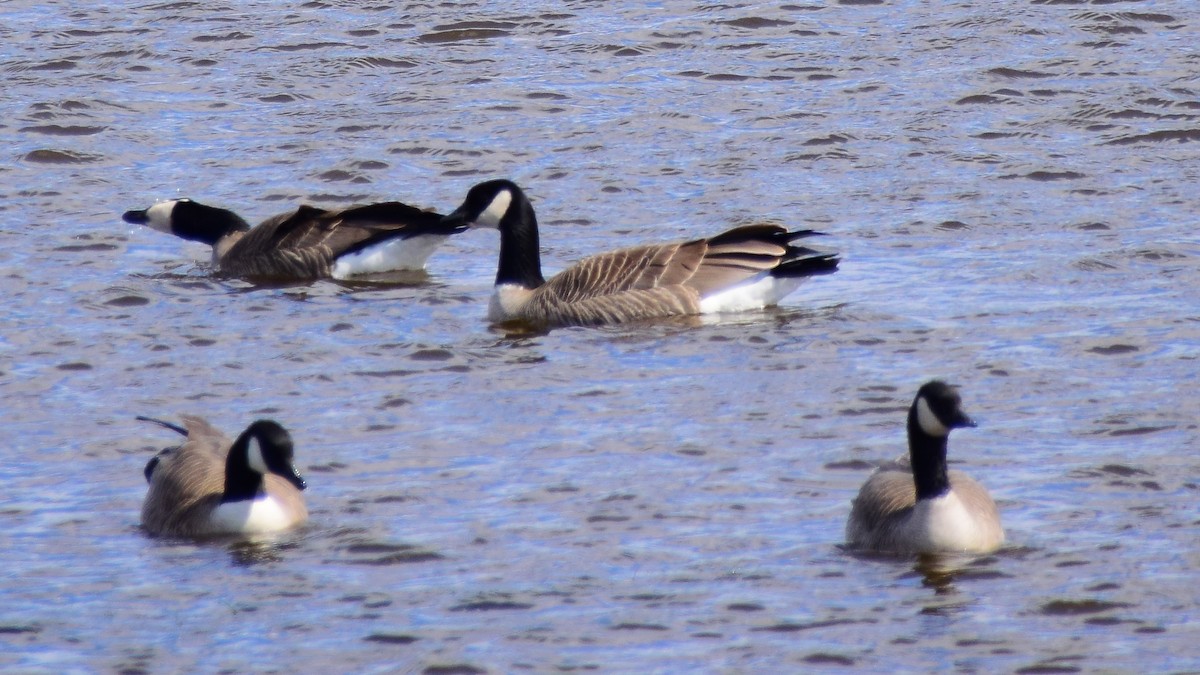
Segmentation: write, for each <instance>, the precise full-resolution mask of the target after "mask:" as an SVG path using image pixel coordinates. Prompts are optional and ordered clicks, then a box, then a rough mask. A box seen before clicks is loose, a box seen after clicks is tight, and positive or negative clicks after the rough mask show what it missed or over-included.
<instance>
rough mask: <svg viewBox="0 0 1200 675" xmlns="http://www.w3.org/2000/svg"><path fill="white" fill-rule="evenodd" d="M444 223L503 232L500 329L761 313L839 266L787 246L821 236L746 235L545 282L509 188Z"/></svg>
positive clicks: (472, 194)
mask: <svg viewBox="0 0 1200 675" xmlns="http://www.w3.org/2000/svg"><path fill="white" fill-rule="evenodd" d="M444 222H446V223H448V224H450V225H459V224H462V223H466V224H467V225H469V226H473V227H489V228H496V229H498V230H500V263H499V265H498V268H497V271H496V286H495V292H494V294H493V296H492V299H491V303H490V305H489V307H488V319H489V320H490V321H492V322H495V323H504V322H510V321H523V322H526V323H529V324H533V325H537V326H562V325H596V324H605V323H618V322H622V321H634V320H638V319H649V318H655V317H664V316H673V315H684V314H704V313H712V312H735V311H742V310H749V309H761V308H762V307H766V306H769V305H773V304H775V303H776V302H778V301H779V300H780V299H781V298H783V297H784V296H785V295H787V294H788V293H790V292H792V291H793V290H795V289H796V287H797V286H799V284H800V282H801V281H802V280H803V279H804V278H805V277H809V276H814V275H818V274H829V273H832V272H834V271H836V270H837V265H838V258H837V256H836V255H834V254H829V253H820V252H818V251H815V250H813V249H810V248H806V247H803V246H793V245H792V244H791V243H790V242H792V241H794V240H796V239H800V238H803V237H808V236H812V235H816V234H820V233H818V232H814V231H812V230H799V231H796V232H788V231H787V230H786V229H784V228H783V227H780V226H778V225H749V226H744V227H738V228H734V229H732V230H729V231H727V232H725V233H723V234H719V235H717V236H715V237H712V238H710V239H696V240H693V241H688V242H675V243H670V244H651V245H648V246H639V247H635V248H626V249H622V250H619V251H613V252H610V253H602V254H599V255H594V256H591V257H589V258H585V259H584V260H582V261H580V262H579V263H577V264H575V265H574V266H572V267H570V268H568V269H566V270H565V271H563V272H561V273H559V274H558V275H556V276H554V277H553V278H552V279H550V280H549V281H547V280H546V279H545V278H544V277H542V264H541V258H540V254H539V251H538V228H537V218H536V217H535V216H534V213H533V206H532V205H531V204H530V203H529V199H528V198H527V197H526V196H525V193H524V192H522V191H521V188H519V187H517V185H516V184H515V183H513V182H512V181H508V180H493V181H488V182H486V183H480V184H479V185H476V186H475V187H473V188H471V190H470V191H469V192H468V193H467V198H466V200H465V201H464V202H463V204H462V206H460V207H458V209H457V210H455V211H454V212H453V213H451V214H449V215H447V216H446V217H445V219H444Z"/></svg>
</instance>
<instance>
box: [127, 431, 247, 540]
mask: <svg viewBox="0 0 1200 675" xmlns="http://www.w3.org/2000/svg"><path fill="white" fill-rule="evenodd" d="M183 421H184V428H185V429H187V432H188V437H187V441H185V442H184V444H183V445H181V446H179V447H178V448H175V449H174V450H169V451H165V453H164V454H161V455H160V459H159V462H158V466H157V467H155V469H154V474H153V476H152V477H151V480H150V489H149V491H147V493H146V500H145V502H143V504H142V523H143V524H144V525H145V526H146V529H147V530H149V531H151V532H153V533H155V534H169V535H179V536H193V535H197V534H203V533H204V528H203V527H202V526H198V524H201V523H204V522H205V520H206V519H205V518H204V517H203V515H202V514H207V513H208V512H210V511H211V510H212V509H214V508H216V506H217V504H219V503H220V500H221V493H222V492H223V491H224V489H225V457H226V455H227V454H228V453H229V446H230V445H231V442H230V441H229V439H228V438H226V437H225V436H224V434H222V433H221V432H220V431H218V430H217V429H216V428H214V427H213V426H212V425H210V424H208V422H205V421H204V420H202V419H200V418H198V417H193V416H190V415H185V416H183Z"/></svg>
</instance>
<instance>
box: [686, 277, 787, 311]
mask: <svg viewBox="0 0 1200 675" xmlns="http://www.w3.org/2000/svg"><path fill="white" fill-rule="evenodd" d="M802 281H803V278H801V277H776V276H772V275H771V273H770V272H760V273H758V274H756V275H754V276H753V277H751V278H750V279H748V280H746V281H745V282H743V283H740V284H738V285H737V286H734V287H732V288H728V289H726V290H723V291H721V292H719V293H714V294H713V295H710V296H708V297H705V298H701V299H700V313H701V314H715V313H717V312H744V311H747V310H752V309H762V308H763V307H770V306H771V305H775V304H777V303H778V302H779V301H780V300H782V299H783V298H784V297H786V296H787V295H788V294H789V293H791V292H792V291H794V290H796V289H797V288H799V287H800V284H801V282H802Z"/></svg>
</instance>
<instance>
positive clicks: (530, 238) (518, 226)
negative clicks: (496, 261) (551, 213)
mask: <svg viewBox="0 0 1200 675" xmlns="http://www.w3.org/2000/svg"><path fill="white" fill-rule="evenodd" d="M544 283H546V279H545V277H543V276H542V257H541V250H540V243H539V242H538V226H537V216H535V215H534V214H533V205H532V204H530V203H529V199H528V198H526V197H525V195H523V194H521V193H519V192H515V193H514V194H513V204H512V205H511V206H510V207H509V209H508V211H507V212H505V214H504V217H503V218H501V219H500V265H499V267H497V268H496V285H497V286H499V285H500V284H519V285H521V286H524V287H526V288H537V287H538V286H541V285H542V284H544Z"/></svg>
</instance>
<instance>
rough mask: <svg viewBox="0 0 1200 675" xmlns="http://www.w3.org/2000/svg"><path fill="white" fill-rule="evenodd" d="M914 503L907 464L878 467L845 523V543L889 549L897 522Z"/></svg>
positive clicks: (914, 493)
mask: <svg viewBox="0 0 1200 675" xmlns="http://www.w3.org/2000/svg"><path fill="white" fill-rule="evenodd" d="M916 503H917V488H916V486H915V485H914V484H913V476H912V469H911V468H909V466H908V465H907V464H901V463H891V464H886V465H884V466H881V467H879V469H878V470H877V471H875V472H874V473H872V474H871V476H870V477H869V478H867V482H865V483H863V486H862V488H861V489H860V490H859V491H858V496H857V497H855V498H854V505H853V506H852V507H851V509H850V519H849V520H847V521H846V541H848V542H850V543H851V544H855V545H859V546H866V547H868V548H877V549H891V548H894V545H893V544H892V543H891V542H892V539H893V538H895V537H897V536H898V535H899V527H898V525H899V523H900V522H901V521H903V520H904V519H905V518H906V517H907V516H908V514H909V513H911V512H912V509H913V507H914V506H915V505H916Z"/></svg>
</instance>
